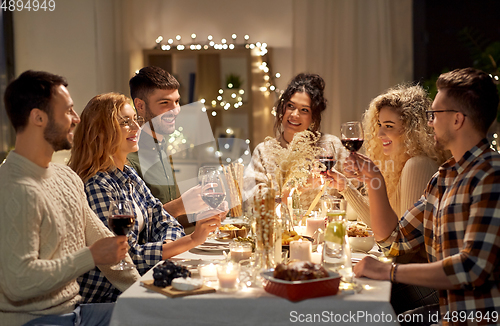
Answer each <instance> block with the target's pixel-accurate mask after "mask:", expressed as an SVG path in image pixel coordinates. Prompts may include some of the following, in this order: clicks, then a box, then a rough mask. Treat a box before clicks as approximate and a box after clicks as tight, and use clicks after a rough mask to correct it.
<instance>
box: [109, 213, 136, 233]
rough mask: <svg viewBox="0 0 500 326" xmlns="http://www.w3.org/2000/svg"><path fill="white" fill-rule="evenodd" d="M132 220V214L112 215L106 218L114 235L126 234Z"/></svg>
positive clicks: (130, 227) (132, 224)
mask: <svg viewBox="0 0 500 326" xmlns="http://www.w3.org/2000/svg"><path fill="white" fill-rule="evenodd" d="M134 222H135V216H134V215H112V216H111V217H110V218H109V219H108V225H109V228H110V229H111V231H113V233H114V234H116V235H127V233H128V232H129V231H130V230H131V229H132V227H133V226H134Z"/></svg>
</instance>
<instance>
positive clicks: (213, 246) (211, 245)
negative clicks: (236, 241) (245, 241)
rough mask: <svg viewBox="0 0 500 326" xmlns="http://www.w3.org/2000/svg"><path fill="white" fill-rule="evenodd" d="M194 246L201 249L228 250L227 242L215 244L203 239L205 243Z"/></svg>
mask: <svg viewBox="0 0 500 326" xmlns="http://www.w3.org/2000/svg"><path fill="white" fill-rule="evenodd" d="M195 248H196V249H198V250H203V251H223V250H229V244H228V243H222V244H217V243H212V242H206V241H205V243H203V244H201V245H198V246H196V247H195Z"/></svg>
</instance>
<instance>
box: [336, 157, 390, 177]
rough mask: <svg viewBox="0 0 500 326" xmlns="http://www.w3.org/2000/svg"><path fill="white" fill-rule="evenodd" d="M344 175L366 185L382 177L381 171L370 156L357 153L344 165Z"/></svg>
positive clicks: (348, 158)
mask: <svg viewBox="0 0 500 326" xmlns="http://www.w3.org/2000/svg"><path fill="white" fill-rule="evenodd" d="M344 173H345V176H346V177H348V178H356V179H358V180H359V181H363V182H365V183H367V181H371V180H372V179H375V178H381V177H382V173H380V169H379V168H378V166H377V165H375V163H373V161H372V160H370V159H369V158H368V156H366V155H363V154H359V153H355V152H354V153H351V154H350V155H349V156H348V157H347V159H346V161H345V163H344Z"/></svg>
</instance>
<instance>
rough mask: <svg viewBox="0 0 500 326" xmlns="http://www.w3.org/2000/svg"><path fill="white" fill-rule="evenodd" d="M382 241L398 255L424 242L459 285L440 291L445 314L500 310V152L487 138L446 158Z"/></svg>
mask: <svg viewBox="0 0 500 326" xmlns="http://www.w3.org/2000/svg"><path fill="white" fill-rule="evenodd" d="M379 245H381V246H382V247H383V249H384V251H386V252H389V253H390V254H391V255H395V256H397V255H400V254H403V253H405V252H407V251H410V250H411V249H412V248H415V247H418V246H422V245H424V246H425V248H426V251H427V254H428V259H429V261H430V262H435V261H442V263H443V268H444V271H445V273H446V275H447V276H448V279H449V280H450V281H451V283H452V284H454V285H459V286H460V289H459V290H446V291H445V290H441V291H439V292H440V293H439V297H440V306H441V314H442V316H446V312H447V311H449V313H448V314H450V313H453V312H456V313H459V312H460V311H465V312H466V313H467V316H469V314H470V313H471V312H472V313H476V311H478V314H479V312H480V313H481V314H482V316H485V314H486V312H489V315H490V316H491V314H492V312H493V311H497V312H500V290H499V287H500V258H499V257H500V155H499V154H498V153H497V152H495V151H493V150H492V149H490V146H489V143H488V141H487V140H486V139H483V140H482V141H481V142H480V143H479V144H477V145H476V146H474V147H473V148H472V149H471V150H469V151H467V152H466V153H465V154H464V156H463V157H462V159H461V160H460V161H459V162H458V163H456V162H455V160H454V159H453V158H452V159H450V160H449V161H447V162H446V163H444V164H443V165H442V166H441V167H440V168H439V170H438V172H437V173H436V174H435V175H434V176H433V178H432V179H431V181H430V182H429V184H428V185H427V189H426V190H425V193H424V195H423V196H422V198H421V199H420V200H419V201H418V202H417V203H416V204H415V205H414V207H413V208H411V209H409V210H408V211H407V212H406V213H405V214H404V216H403V217H402V218H401V220H400V222H399V225H398V226H397V227H396V229H395V230H394V232H393V233H392V234H391V236H389V238H387V239H386V240H384V241H383V242H379ZM449 316H451V315H449ZM477 321H478V319H473V320H472V324H474V322H477ZM444 322H446V320H444ZM490 322H491V320H490ZM469 323H471V321H470V320H469ZM479 324H488V323H487V321H486V320H483V322H482V323H479ZM493 324H496V323H493Z"/></svg>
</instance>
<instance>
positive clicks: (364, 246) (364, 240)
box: [347, 222, 375, 252]
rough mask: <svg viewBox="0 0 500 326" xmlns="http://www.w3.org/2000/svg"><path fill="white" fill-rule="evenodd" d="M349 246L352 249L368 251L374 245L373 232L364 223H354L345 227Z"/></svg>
mask: <svg viewBox="0 0 500 326" xmlns="http://www.w3.org/2000/svg"><path fill="white" fill-rule="evenodd" d="M347 235H348V238H349V246H350V247H351V249H352V251H362V252H368V251H370V250H372V248H373V246H374V245H375V238H374V237H373V232H372V231H371V230H370V228H368V227H367V226H366V224H364V223H360V222H357V223H354V224H351V225H349V226H348V227H347Z"/></svg>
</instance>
